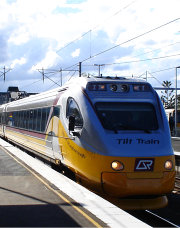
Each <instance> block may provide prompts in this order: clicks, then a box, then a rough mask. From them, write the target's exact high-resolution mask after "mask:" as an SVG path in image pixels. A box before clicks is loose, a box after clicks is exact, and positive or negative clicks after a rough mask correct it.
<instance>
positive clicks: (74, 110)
mask: <svg viewBox="0 0 180 228" xmlns="http://www.w3.org/2000/svg"><path fill="white" fill-rule="evenodd" d="M69 116H74V117H75V128H82V126H83V119H82V115H81V112H80V109H79V107H78V105H77V103H76V101H75V100H74V99H73V98H68V101H67V108H66V118H69Z"/></svg>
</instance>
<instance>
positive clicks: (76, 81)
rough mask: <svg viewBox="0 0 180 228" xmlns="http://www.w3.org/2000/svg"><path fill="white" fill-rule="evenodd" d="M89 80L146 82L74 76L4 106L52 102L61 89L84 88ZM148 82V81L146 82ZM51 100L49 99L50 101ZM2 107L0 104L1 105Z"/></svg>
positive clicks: (129, 80) (131, 79)
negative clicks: (50, 87)
mask: <svg viewBox="0 0 180 228" xmlns="http://www.w3.org/2000/svg"><path fill="white" fill-rule="evenodd" d="M89 82H92V83H93V82H103V83H145V84H146V83H147V82H146V81H144V80H138V79H133V78H126V77H110V76H107V77H76V78H72V79H71V80H69V81H68V82H66V83H65V84H64V85H63V86H61V87H58V88H55V89H52V90H49V91H45V92H42V93H39V94H36V95H31V96H29V97H26V98H23V99H19V100H16V101H13V102H10V103H7V104H6V105H5V106H6V107H8V106H14V107H15V106H19V104H21V105H26V103H29V102H32V103H34V102H35V103H36V102H38V100H39V101H40V100H42V99H46V100H49V102H52V100H53V99H55V97H56V96H57V94H58V93H59V92H61V91H63V90H66V89H67V88H71V87H73V88H74V86H79V87H80V88H86V87H87V84H88V83H89ZM147 84H149V83H147ZM50 100H51V101H50ZM1 107H2V106H1Z"/></svg>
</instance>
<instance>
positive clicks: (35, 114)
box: [33, 109, 37, 131]
mask: <svg viewBox="0 0 180 228" xmlns="http://www.w3.org/2000/svg"><path fill="white" fill-rule="evenodd" d="M36 129H37V109H35V110H34V118H33V130H35V131H36Z"/></svg>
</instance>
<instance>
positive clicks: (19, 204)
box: [0, 149, 107, 227]
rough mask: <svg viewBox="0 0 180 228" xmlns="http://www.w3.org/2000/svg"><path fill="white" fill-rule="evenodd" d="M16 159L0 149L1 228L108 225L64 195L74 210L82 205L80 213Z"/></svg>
mask: <svg viewBox="0 0 180 228" xmlns="http://www.w3.org/2000/svg"><path fill="white" fill-rule="evenodd" d="M17 161H18V160H14V159H13V158H12V157H11V156H10V155H9V154H7V153H6V152H5V151H3V149H0V226H1V227H2V226H3V227H7V226H8V227H12V226H13V227H14V226H15V227H20V226H23V227H27V226H28V227H32V226H37V227H39V226H42V227H45V226H51V227H65V226H67V227H79V226H82V227H92V226H93V225H95V224H96V223H97V224H100V225H101V226H107V225H106V224H105V223H103V222H102V221H100V220H98V218H96V217H95V216H93V215H92V214H90V213H89V215H88V217H89V218H88V219H87V218H86V217H85V216H84V215H83V213H85V214H86V213H87V212H85V211H84V210H82V208H81V206H80V205H78V204H77V203H76V202H74V201H72V200H71V199H69V197H68V196H64V197H65V198H66V200H67V201H68V202H70V203H71V204H72V205H74V206H76V207H77V209H79V208H81V210H82V214H80V213H79V212H78V210H76V209H74V208H73V206H72V205H71V204H69V203H68V202H66V201H64V200H63V199H62V198H61V197H58V195H57V194H55V193H54V192H53V191H51V190H50V189H49V188H48V187H47V185H46V184H45V183H46V182H45V181H43V182H44V183H43V182H42V181H40V180H39V179H38V178H37V177H35V176H34V175H33V174H32V173H31V172H30V171H29V170H27V169H26V168H25V167H23V166H22V165H21V164H20V163H19V162H17ZM61 194H62V193H61ZM90 218H91V219H92V221H93V223H95V224H93V223H92V222H91V221H90Z"/></svg>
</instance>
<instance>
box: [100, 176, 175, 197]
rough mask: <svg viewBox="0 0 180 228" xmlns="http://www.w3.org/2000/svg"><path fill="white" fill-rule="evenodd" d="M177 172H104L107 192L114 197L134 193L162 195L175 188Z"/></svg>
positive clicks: (104, 186)
mask: <svg viewBox="0 0 180 228" xmlns="http://www.w3.org/2000/svg"><path fill="white" fill-rule="evenodd" d="M174 177H175V172H159V173H149V174H147V173H145V172H143V173H110V172H103V173H102V186H103V190H104V192H105V193H106V194H108V195H111V196H114V197H126V196H133V195H162V194H166V193H170V192H171V191H172V190H173V189H174Z"/></svg>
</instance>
